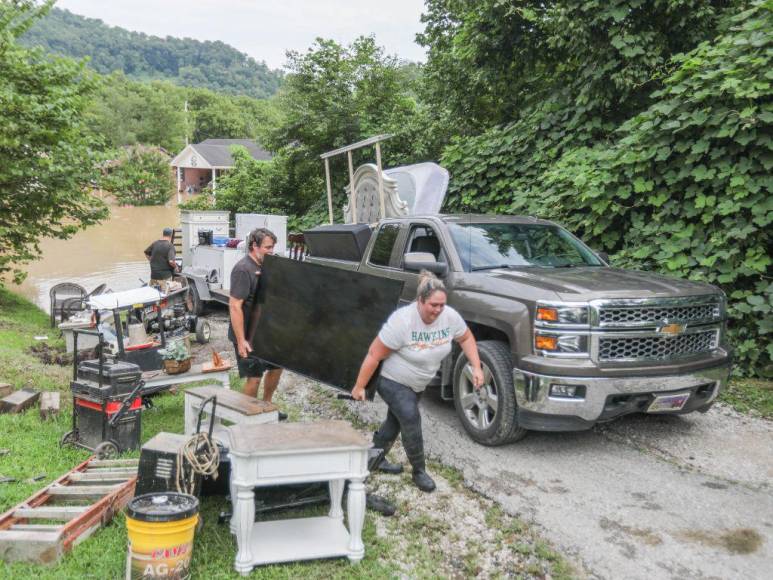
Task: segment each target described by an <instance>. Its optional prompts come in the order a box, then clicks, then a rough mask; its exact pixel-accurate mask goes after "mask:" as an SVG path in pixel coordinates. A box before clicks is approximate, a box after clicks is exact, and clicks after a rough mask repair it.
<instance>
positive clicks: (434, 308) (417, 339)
mask: <svg viewBox="0 0 773 580" xmlns="http://www.w3.org/2000/svg"><path fill="white" fill-rule="evenodd" d="M446 299H447V293H446V288H445V286H444V285H443V282H442V281H440V280H439V279H438V278H436V277H435V275H434V274H432V273H431V272H427V271H422V272H421V274H420V275H419V285H418V288H417V291H416V301H415V302H411V303H410V304H408V305H406V306H403V307H401V308H398V309H397V310H396V311H395V312H393V313H392V315H391V316H390V317H389V320H387V321H386V323H385V324H384V326H382V327H381V331H380V332H379V333H378V336H377V337H376V338H375V339H374V340H373V342H372V343H371V345H370V348H369V349H368V354H367V355H366V356H365V360H363V361H362V366H361V367H360V372H359V374H358V375H357V382H356V384H355V385H354V389H352V397H353V398H354V399H356V400H359V401H364V400H365V386H366V385H367V384H368V381H370V379H371V377H372V376H373V373H374V372H376V369H377V368H378V365H379V363H380V362H381V361H384V363H383V365H382V367H381V376H380V377H379V381H378V386H377V389H376V390H377V392H378V394H379V395H381V398H382V399H384V401H385V402H386V404H387V406H388V407H389V412H388V413H387V417H386V419H385V420H384V423H383V424H382V425H381V427H380V428H379V430H378V431H377V432H376V433H375V434H374V435H373V444H374V446H375V447H376V448H379V449H383V450H384V452H383V453H382V454H381V455H380V457H381V458H382V459H381V461H380V463H379V464H378V465H377V467H378V468H379V469H381V470H382V471H387V472H391V473H399V472H400V471H402V466H396V465H392V464H389V463H387V462H386V460H385V459H383V458H384V457H385V456H386V453H388V452H389V450H390V449H391V447H392V445H393V444H394V442H395V441H396V440H397V436H398V435H401V436H402V440H403V447H404V448H405V453H406V455H407V456H408V461H409V462H410V463H411V467H413V482H414V483H415V484H416V487H418V488H419V489H420V490H422V491H427V492H430V491H433V490H434V489H435V482H434V481H433V480H432V478H431V477H430V476H429V475H428V474H427V470H426V463H425V460H424V441H423V438H422V434H421V414H420V413H419V399H420V398H421V395H422V393H423V392H424V389H425V388H426V387H427V385H428V384H429V382H430V381H431V380H432V378H433V377H434V376H435V374H436V373H437V371H438V369H440V364H441V362H442V361H443V359H444V358H445V357H446V356H448V354H450V352H451V341H452V340H456V341H457V342H458V343H459V346H461V348H462V351H463V352H464V354H465V356H466V357H467V360H468V361H470V366H471V367H472V382H473V386H474V387H475V388H476V389H479V388H480V387H481V386H482V385H483V371H482V370H481V366H480V358H479V356H478V347H477V344H476V342H475V337H474V336H473V335H472V332H470V329H469V328H467V324H466V323H465V322H464V320H463V319H462V317H461V316H460V315H459V313H458V312H457V311H456V310H454V309H453V308H451V307H450V306H447V305H446Z"/></svg>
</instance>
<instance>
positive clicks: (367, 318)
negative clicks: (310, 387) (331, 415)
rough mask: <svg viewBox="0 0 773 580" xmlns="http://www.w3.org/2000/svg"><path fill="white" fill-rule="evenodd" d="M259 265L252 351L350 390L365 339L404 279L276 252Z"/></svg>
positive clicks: (378, 325)
mask: <svg viewBox="0 0 773 580" xmlns="http://www.w3.org/2000/svg"><path fill="white" fill-rule="evenodd" d="M263 269H264V272H265V278H264V281H265V286H264V291H265V295H264V300H265V302H264V303H263V305H262V306H261V316H260V320H259V321H258V324H257V327H256V332H255V336H254V337H253V340H252V346H253V348H254V350H255V352H256V353H258V355H259V356H260V357H261V358H263V359H265V360H267V361H269V362H272V363H274V364H276V365H278V366H281V367H282V368H286V369H289V370H292V371H294V372H297V373H299V374H302V375H305V376H307V377H310V378H312V379H315V380H318V381H320V382H323V383H326V384H328V385H331V386H334V387H337V388H339V389H343V390H346V391H351V389H352V387H353V386H354V382H355V380H356V379H357V372H358V371H359V369H360V364H361V363H362V360H363V359H364V358H365V355H366V354H367V352H368V347H369V346H370V343H371V342H372V341H373V339H374V338H375V337H376V335H377V334H378V331H379V330H380V329H381V325H382V324H383V323H384V322H385V321H386V319H387V318H389V315H390V314H391V313H392V312H393V311H394V310H395V308H397V305H398V301H399V299H400V294H401V292H402V287H403V282H402V281H400V280H389V279H386V278H379V277H377V276H371V275H368V274H360V273H358V272H351V271H347V270H341V269H338V268H333V267H327V266H320V265H319V264H310V263H307V262H298V261H296V260H289V259H286V258H279V257H275V256H268V257H267V258H266V262H265V263H264V265H263ZM374 380H375V377H374ZM374 380H373V381H371V385H370V388H369V389H368V394H369V395H370V396H371V397H372V395H373V383H374Z"/></svg>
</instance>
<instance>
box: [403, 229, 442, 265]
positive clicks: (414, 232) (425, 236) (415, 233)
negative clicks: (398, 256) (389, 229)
mask: <svg viewBox="0 0 773 580" xmlns="http://www.w3.org/2000/svg"><path fill="white" fill-rule="evenodd" d="M405 252H406V253H408V252H427V253H429V254H432V255H433V256H435V259H436V260H438V261H443V260H441V247H440V240H439V239H438V237H437V234H435V230H433V229H432V228H431V227H429V226H413V228H411V233H410V234H409V235H408V243H407V244H406V246H405Z"/></svg>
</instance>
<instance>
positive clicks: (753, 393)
mask: <svg viewBox="0 0 773 580" xmlns="http://www.w3.org/2000/svg"><path fill="white" fill-rule="evenodd" d="M719 400H720V401H722V402H724V403H727V404H728V405H731V406H732V407H733V408H734V409H735V410H736V411H740V412H741V413H749V412H751V413H754V414H759V415H760V416H761V417H765V418H766V419H773V381H769V380H765V379H733V380H731V381H730V384H729V385H728V387H727V389H725V391H724V392H723V393H722V394H721V395H720V397H719Z"/></svg>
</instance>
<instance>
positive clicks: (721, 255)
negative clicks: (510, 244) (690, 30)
mask: <svg viewBox="0 0 773 580" xmlns="http://www.w3.org/2000/svg"><path fill="white" fill-rule="evenodd" d="M771 6H772V4H771V3H770V2H766V3H760V4H757V5H756V7H755V8H754V9H752V10H747V11H745V12H742V13H741V14H740V15H728V16H727V17H726V19H725V21H723V22H721V23H719V25H718V27H717V31H718V32H720V35H719V36H718V37H717V38H716V39H712V40H708V41H705V42H702V43H700V44H699V45H698V46H697V47H696V48H694V49H693V50H692V51H690V52H687V53H686V54H676V55H673V56H672V58H671V60H670V61H669V62H668V63H665V64H666V65H667V66H666V68H664V69H662V70H663V73H662V74H661V75H660V76H658V77H657V78H655V77H653V79H652V81H651V82H650V83H648V84H647V85H646V86H645V85H642V86H645V88H646V89H647V93H646V95H641V96H639V97H638V98H637V99H636V100H637V101H638V102H639V103H641V104H642V105H646V106H644V107H643V108H642V109H641V110H640V111H636V110H635V107H633V109H634V110H633V111H630V112H631V113H633V114H631V115H630V116H629V117H628V118H627V119H624V120H622V122H621V123H619V124H618V125H615V124H614V122H613V119H612V118H610V117H605V116H604V115H598V114H597V115H596V116H590V117H587V116H586V121H585V122H584V123H582V124H581V125H579V126H578V125H577V124H576V120H577V119H578V116H580V115H582V112H581V111H580V109H583V107H580V106H578V104H577V102H576V101H575V103H572V104H567V105H566V106H563V107H562V106H560V101H555V102H550V101H549V100H546V101H544V102H543V103H540V104H537V105H535V106H533V107H531V108H527V109H526V110H524V111H523V112H522V113H521V114H520V115H519V118H518V119H517V120H515V121H514V122H512V123H509V124H507V125H503V126H499V127H496V128H493V129H491V130H489V131H487V132H485V133H483V134H481V135H479V136H477V137H473V138H466V139H458V140H457V141H456V142H455V143H454V145H452V146H450V147H448V148H447V149H446V150H445V152H444V156H443V162H444V164H445V165H446V166H447V167H448V168H449V170H450V171H451V173H452V175H453V179H452V182H451V183H452V187H451V193H452V195H451V198H450V200H449V205H450V206H451V207H454V208H457V209H461V208H470V209H474V210H476V211H495V212H506V213H510V212H512V213H529V214H535V215H540V216H543V217H547V218H552V219H556V220H558V221H561V222H562V223H564V224H566V225H567V226H568V227H569V228H570V229H572V230H573V231H575V232H576V233H578V235H580V236H581V237H582V238H584V239H585V240H586V241H587V242H589V243H590V244H591V245H593V246H594V247H596V248H598V249H603V250H607V251H609V252H610V253H613V254H614V259H615V262H616V263H617V264H619V265H622V266H626V267H640V268H644V269H647V270H658V271H661V272H663V273H666V274H672V275H676V276H681V277H689V278H692V279H697V280H705V281H709V282H712V283H715V284H718V285H720V286H721V287H722V288H724V290H725V291H726V293H727V294H728V297H729V305H730V307H729V312H730V315H731V318H732V324H731V336H732V343H733V344H734V346H735V347H736V349H737V354H738V355H739V360H740V362H741V365H742V368H744V369H746V372H757V373H759V372H765V371H764V369H765V368H769V365H770V360H771V357H772V356H773V346H771V344H770V341H769V340H766V337H768V336H769V335H770V332H771V331H773V324H771V322H772V320H773V317H772V316H771V312H773V310H772V309H771V301H772V298H773V286H771V278H770V271H771V268H770V265H771V257H770V247H771V240H770V237H771V236H770V229H771V228H770V224H771V219H772V218H773V200H772V199H771V196H770V191H771V190H772V189H773V180H772V179H771V177H770V175H771V168H772V167H773V153H772V152H771V149H773V141H771V131H770V126H771V121H773V109H772V108H771V96H772V93H773V91H771V73H770V70H771V60H772V59H771V55H772V54H773V39H772V37H771V30H773V17H772V16H771ZM628 14H630V13H628ZM594 62H596V63H598V62H599V60H598V59H596V60H595V61H594ZM588 68H595V67H591V66H589V67H588ZM556 90H562V89H559V88H556ZM623 96H626V95H623ZM626 99H627V101H626V102H629V101H630V95H628V96H626ZM591 108H592V107H584V110H585V111H586V112H587V111H588V110H589V109H591ZM594 121H595V122H594ZM589 123H590V124H589ZM594 125H595V126H594ZM607 127H608V129H607ZM605 129H606V130H605ZM609 129H614V130H609ZM594 133H595V134H594ZM768 372H769V371H768Z"/></svg>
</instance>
